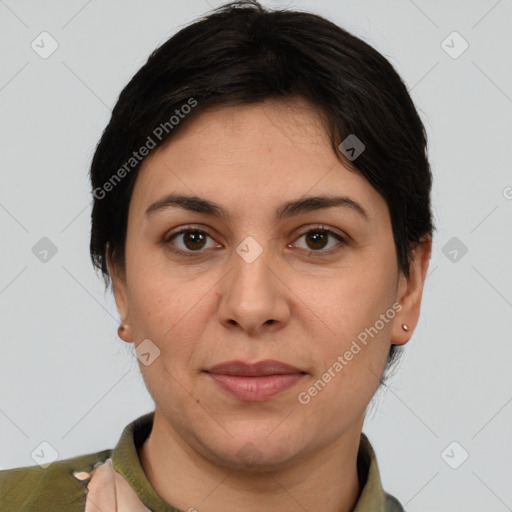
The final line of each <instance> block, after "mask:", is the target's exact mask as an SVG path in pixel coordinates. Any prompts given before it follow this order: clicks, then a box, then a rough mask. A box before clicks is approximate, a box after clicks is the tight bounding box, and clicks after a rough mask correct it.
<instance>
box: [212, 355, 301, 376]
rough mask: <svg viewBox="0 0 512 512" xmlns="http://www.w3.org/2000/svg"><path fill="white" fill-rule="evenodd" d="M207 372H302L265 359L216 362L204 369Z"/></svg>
mask: <svg viewBox="0 0 512 512" xmlns="http://www.w3.org/2000/svg"><path fill="white" fill-rule="evenodd" d="M206 371H207V372H208V373H215V374H217V375H238V376H240V377H264V376H266V375H290V374H292V373H302V374H304V373H305V372H303V371H302V370H300V369H299V368H295V366H291V365H289V364H286V363H282V362H281V361H275V360H273V359H267V360H265V361H260V362H258V363H252V364H251V363H244V362H243V361H227V362H225V363H221V364H217V365H215V366H212V367H211V368H208V370H206Z"/></svg>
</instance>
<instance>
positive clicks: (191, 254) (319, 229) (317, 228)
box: [162, 224, 348, 257]
mask: <svg viewBox="0 0 512 512" xmlns="http://www.w3.org/2000/svg"><path fill="white" fill-rule="evenodd" d="M189 232H197V233H202V234H204V235H207V236H209V237H210V238H212V239H213V237H212V236H211V235H210V234H209V233H208V231H205V230H204V229H199V228H196V227H194V226H186V227H184V228H183V229H181V230H180V231H177V232H176V233H172V234H171V235H169V236H166V237H165V238H164V239H163V241H162V243H163V244H164V245H166V246H167V247H168V249H169V250H170V251H172V252H174V253H176V254H179V255H180V256H186V257H194V256H197V255H198V254H201V253H204V252H206V251H205V250H198V251H182V250H180V249H174V248H173V246H172V244H170V242H171V241H172V240H173V239H174V238H176V237H177V236H179V235H182V234H184V233H189ZM312 232H313V233H314V232H323V233H325V234H327V235H329V236H332V237H334V238H336V239H337V240H338V241H339V243H338V244H337V245H336V246H335V247H331V249H328V250H321V249H319V250H316V251H314V250H309V251H308V250H307V249H302V250H304V251H307V253H308V256H313V257H318V256H323V255H331V254H333V253H334V252H337V251H338V250H340V249H341V247H343V246H345V245H348V241H347V239H346V238H345V237H343V236H341V235H339V234H338V233H336V232H334V231H333V230H331V229H329V228H328V227H326V226H323V225H320V224H319V225H317V226H314V227H312V228H309V229H308V230H307V231H304V232H303V233H301V234H300V235H299V236H298V237H297V240H298V239H299V238H301V237H303V236H304V235H307V234H309V233H312Z"/></svg>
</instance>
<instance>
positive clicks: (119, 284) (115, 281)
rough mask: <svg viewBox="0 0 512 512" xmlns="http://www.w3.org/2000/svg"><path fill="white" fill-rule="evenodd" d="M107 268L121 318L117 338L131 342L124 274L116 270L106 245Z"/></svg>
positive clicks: (131, 334)
mask: <svg viewBox="0 0 512 512" xmlns="http://www.w3.org/2000/svg"><path fill="white" fill-rule="evenodd" d="M106 255H107V268H108V272H109V274H110V278H111V280H112V288H113V291H114V298H115V300H116V306H117V311H118V312H119V316H120V317H121V326H123V327H124V328H123V327H121V326H120V328H119V330H118V334H119V337H120V338H121V339H122V340H123V341H126V342H128V343H130V342H133V332H132V327H131V320H130V314H129V308H128V293H127V286H126V274H125V272H124V270H121V269H119V268H118V266H117V265H116V264H115V263H114V262H113V260H112V255H111V251H110V246H109V244H108V243H107V248H106Z"/></svg>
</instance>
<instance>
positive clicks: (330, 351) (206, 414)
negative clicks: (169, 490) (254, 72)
mask: <svg viewBox="0 0 512 512" xmlns="http://www.w3.org/2000/svg"><path fill="white" fill-rule="evenodd" d="M355 163H356V164H357V161H356V162H355ZM170 194H174V195H180V196H195V197H197V198H200V199H202V200H206V201H209V202H210V203H215V205H216V206H217V208H218V210H215V209H211V208H207V207H206V206H205V205H204V203H202V207H201V208H200V207H199V206H201V205H200V204H199V203H197V202H196V203H193V202H192V201H182V202H181V203H179V204H181V206H180V205H179V204H176V203H172V202H170V201H168V202H165V198H166V197H167V196H169V195H170ZM317 196H322V197H323V198H334V197H341V198H343V199H341V200H339V201H338V202H337V204H335V205H331V206H326V205H325V204H322V203H321V201H316V202H314V201H309V202H306V203H304V199H306V198H311V197H317ZM174 199H176V198H174ZM301 201H302V203H299V205H298V206H297V205H296V206H295V207H293V206H289V205H288V207H287V208H286V205H287V204H288V203H289V204H292V203H295V202H301ZM301 204H302V206H301ZM320 206H322V207H320ZM197 210H199V211H197ZM220 211H222V212H223V215H219V212H220ZM276 212H279V213H280V215H276ZM429 251H430V247H427V246H425V249H424V250H423V249H422V252H418V253H416V254H417V256H416V257H415V261H414V263H413V265H412V267H411V277H410V279H405V278H404V276H402V275H401V273H400V272H399V270H398V266H397V258H396V252H395V246H394V241H393V234H392V230H391V222H390V216H389V211H388V208H387V205H386V202H385V200H384V199H383V198H382V197H381V196H380V195H379V194H378V193H377V191H376V190H375V189H374V188H373V187H372V186H371V185H370V183H369V182H368V181H366V180H365V179H364V178H363V177H362V176H360V175H359V174H358V173H356V172H354V171H352V170H349V169H348V167H346V166H345V165H343V164H342V163H341V162H340V161H339V160H338V159H337V158H336V157H335V155H334V154H333V152H332V149H331V147H330V142H329V138H328V135H327V133H326V132H325V129H324V127H323V124H322V121H321V119H320V118H319V117H318V115H317V114H316V113H315V111H314V110H313V109H312V108H310V107H309V106H308V104H306V103H305V102H302V101H298V100H294V101H288V102H287V103H284V102H278V101H270V100H268V101H266V102H264V103H263V104H259V105H257V106H254V105H252V106H251V105H244V106H237V107H230V108H222V109H217V110H209V111H206V112H205V113H202V114H201V115H200V116H199V117H197V118H196V119H194V120H191V122H190V123H189V124H187V125H186V126H185V125H184V126H183V128H182V130H181V131H180V132H178V133H177V134H176V135H175V136H174V138H173V139H172V140H171V142H170V143H169V144H168V145H166V146H165V147H163V148H159V149H158V150H156V151H155V152H153V153H152V154H151V155H150V156H149V157H148V158H147V159H146V160H145V161H144V163H143V165H142V168H141V170H140V173H139V175H138V177H137V181H136V184H135V187H134V190H133V195H132V199H131V203H130V208H129V216H128V229H127V238H126V253H125V254H126V260H125V262H126V267H125V270H126V273H125V274H121V273H119V272H116V269H115V268H114V267H113V266H112V263H111V262H109V268H110V272H111V274H112V277H113V282H114V292H115V297H116V302H117V305H118V309H119V312H120V314H121V318H122V320H123V323H125V324H128V326H129V328H128V330H127V332H126V333H125V335H124V338H123V339H125V340H126V341H130V342H132V341H133V342H134V343H135V345H136V347H139V346H141V345H140V344H141V343H142V342H143V340H150V341H144V343H146V345H142V346H141V351H142V352H144V353H147V354H149V355H146V356H145V357H146V362H149V364H143V363H142V362H139V365H140V369H141V372H142V375H143V378H144V380H145V383H146V385H147V387H148V390H149V392H150V394H151V395H152V397H153V399H154V401H155V407H156V410H157V412H158V413H159V414H160V416H161V418H164V419H165V421H166V424H167V429H168V432H169V435H170V436H172V437H173V438H174V439H176V440H177V442H180V443H182V444H183V445H184V446H185V445H186V446H188V447H191V448H192V449H194V450H195V451H196V452H197V453H199V454H200V455H202V456H204V457H205V458H207V459H208V460H210V461H212V462H214V463H216V464H222V465H226V466H230V467H242V466H244V464H245V463H247V462H248V461H249V462H251V463H252V464H253V467H258V468H261V469H262V470H268V469H269V468H277V467H281V466H282V467H286V465H287V464H291V463H292V461H294V462H296V461H297V460H300V459H301V458H302V457H306V456H308V455H310V454H312V453H314V452H316V453H319V452H321V451H322V450H325V451H329V450H331V449H332V448H333V447H335V446H336V444H337V443H340V442H341V440H342V439H346V438H347V436H348V437H350V436H351V435H352V436H353V439H359V433H360V431H361V427H362V422H363V419H364V413H365V409H366V407H367V405H368V403H369V401H370V399H371V397H372V396H373V394H374V392H375V390H376V389H377V386H378V384H379V379H380V377H381V375H382V373H383V370H384V367H385V364H386V360H387V355H388V353H389V349H390V344H391V343H395V344H403V343H405V342H406V341H407V340H408V339H409V338H410V336H411V334H412V331H413V328H414V326H415V324H416V321H417V318H418V314H419V305H420V297H421V291H422V282H423V279H424V275H425V271H426V267H427V263H426V262H427V260H428V254H429ZM402 323H406V324H408V325H409V326H410V330H409V331H408V332H405V331H403V330H402V328H401V324H402ZM365 334H366V336H365ZM363 340H365V341H363ZM356 347H359V350H358V349H357V348H356ZM142 349H143V350H142ZM158 351H159V352H158ZM350 354H351V355H350ZM268 360H273V361H278V362H280V363H285V364H286V365H290V366H292V367H293V368H294V369H292V370H290V369H289V368H288V369H287V370H286V371H288V372H291V373H288V374H286V375H283V374H282V373H283V372H285V370H283V367H280V366H279V365H277V366H276V364H275V363H273V364H269V365H267V366H265V365H262V366H261V367H256V373H257V374H258V373H259V376H247V374H245V376H244V375H242V374H243V371H242V370H245V371H250V367H249V369H248V368H247V367H242V369H240V367H236V366H235V367H231V373H233V374H236V375H231V376H230V375H225V374H224V375H220V373H222V371H220V370H218V371H217V372H216V371H214V370H212V368H213V367H214V366H215V365H219V364H221V363H225V362H231V361H242V362H245V363H247V364H248V365H250V364H252V363H257V362H261V361H268ZM208 370H210V372H208ZM265 370H266V373H268V374H269V375H267V376H262V375H261V373H265ZM237 372H238V373H237ZM278 373H281V375H277V374H278ZM251 379H252V380H251Z"/></svg>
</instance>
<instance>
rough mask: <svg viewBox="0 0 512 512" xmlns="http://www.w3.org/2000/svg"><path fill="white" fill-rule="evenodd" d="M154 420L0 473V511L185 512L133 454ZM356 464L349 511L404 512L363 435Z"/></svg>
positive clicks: (146, 418) (147, 418) (143, 419)
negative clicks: (78, 450)
mask: <svg viewBox="0 0 512 512" xmlns="http://www.w3.org/2000/svg"><path fill="white" fill-rule="evenodd" d="M153 418H154V411H153V412H150V413H148V414H145V415H144V416H141V417H139V418H137V419H136V420H134V421H133V422H131V423H130V424H129V425H127V426H126V427H125V428H124V430H123V433H122V435H121V437H120V439H119V442H118V443H117V445H116V447H115V448H114V449H109V450H103V451H100V452H96V453H90V454H87V455H80V456H77V457H73V458H68V459H64V460H57V461H55V462H53V463H52V464H50V465H49V466H48V467H46V469H44V468H43V467H41V466H28V467H22V468H14V469H8V470H4V471H0V511H1V512H84V511H85V507H86V501H87V504H88V511H89V510H91V511H96V510H101V511H102V512H111V511H118V512H131V511H132V510H133V511H137V512H139V511H151V512H186V511H180V510H178V509H177V508H174V507H172V506H171V505H169V504H168V503H167V502H165V501H164V500H163V499H162V498H161V497H160V496H159V495H158V494H157V492H156V491H155V489H153V487H152V486H151V484H150V483H149V481H148V479H147V478H146V475H145V473H144V471H143V469H142V466H141V464H140V461H139V457H138V449H139V448H140V447H141V446H142V444H143V443H144V441H145V440H146V438H147V437H148V435H149V433H150V432H151V428H152V425H153ZM107 463H108V464H107ZM357 465H358V472H359V478H360V481H361V482H362V490H361V494H360V496H359V500H358V502H357V505H356V506H355V508H354V509H353V512H404V509H403V507H402V506H401V505H400V503H399V502H398V500H397V499H396V498H394V497H393V496H391V495H389V494H387V493H386V492H385V491H384V490H383V488H382V484H381V479H380V474H379V469H378V466H377V460H376V456H375V452H374V450H373V448H372V446H371V444H370V442H369V440H368V438H367V437H366V435H365V434H364V433H361V443H360V446H359V453H358V458H357ZM96 472H102V474H101V477H98V478H96V474H95V473H96ZM98 474H99V473H98ZM94 480H96V485H95V486H93V485H92V484H91V481H94ZM93 496H94V498H93ZM89 500H90V501H89ZM93 505H94V506H93ZM190 510H193V507H191V509H190Z"/></svg>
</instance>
